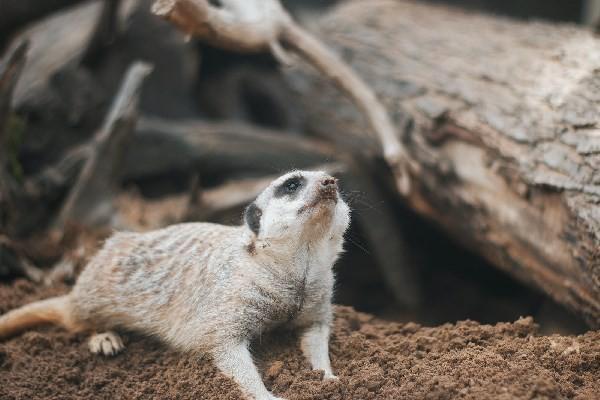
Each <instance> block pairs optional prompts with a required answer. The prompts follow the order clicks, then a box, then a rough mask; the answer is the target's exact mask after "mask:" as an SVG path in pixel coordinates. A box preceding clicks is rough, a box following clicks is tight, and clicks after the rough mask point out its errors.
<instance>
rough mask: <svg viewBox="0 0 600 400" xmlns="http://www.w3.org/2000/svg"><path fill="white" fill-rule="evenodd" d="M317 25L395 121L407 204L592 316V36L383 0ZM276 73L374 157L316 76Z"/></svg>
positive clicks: (596, 257) (322, 118)
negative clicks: (406, 168)
mask: <svg viewBox="0 0 600 400" xmlns="http://www.w3.org/2000/svg"><path fill="white" fill-rule="evenodd" d="M317 30H318V32H317V33H316V35H317V36H318V37H320V38H322V39H323V40H324V41H326V42H327V44H328V45H329V46H331V47H332V48H333V49H335V50H337V51H338V52H339V54H340V55H342V56H343V57H344V58H345V60H346V61H347V62H348V63H350V64H351V65H352V67H353V68H354V69H355V70H356V71H358V73H359V74H360V75H361V76H362V77H363V78H364V79H365V80H366V81H367V82H368V83H369V84H370V86H371V87H372V88H374V90H375V92H376V93H377V94H378V97H379V98H381V99H382V100H383V102H384V103H385V104H386V106H387V108H388V111H389V112H390V114H391V115H392V116H394V117H395V119H396V120H397V121H401V122H402V123H401V125H402V127H401V128H402V129H400V131H401V135H402V141H403V142H404V143H405V146H406V147H407V149H408V153H409V157H410V162H411V163H413V164H416V165H417V166H418V168H417V171H416V172H415V174H416V175H415V179H414V185H413V186H414V187H413V190H412V191H411V193H410V195H409V196H408V197H407V198H406V202H407V203H408V205H409V206H410V207H412V208H413V209H414V210H416V211H417V212H419V213H420V214H422V215H424V216H426V217H427V218H429V219H431V220H433V221H435V222H437V223H438V224H439V225H440V226H442V227H443V228H444V229H445V230H446V231H447V232H448V234H449V236H450V237H451V238H452V239H453V240H456V241H459V242H461V243H462V244H463V245H464V246H466V247H468V248H470V249H472V250H474V251H476V252H478V253H479V254H481V255H482V256H484V257H485V258H487V259H488V260H490V261H491V262H492V263H493V264H495V265H496V266H498V267H500V268H502V269H504V270H505V271H507V272H509V273H510V274H512V275H514V276H516V277H517V278H519V279H521V280H522V281H525V282H527V283H529V284H532V285H534V286H536V287H538V288H540V289H542V290H543V291H545V292H546V293H548V294H549V295H550V296H551V297H553V298H554V299H555V300H557V301H558V302H560V303H563V304H565V305H567V306H569V307H570V308H571V309H573V310H575V311H576V312H578V313H579V314H581V315H583V316H584V317H585V318H586V319H587V321H588V322H589V323H590V324H591V325H593V326H600V96H599V95H598V93H599V87H600V74H599V73H598V71H599V68H600V57H599V56H598V55H599V54H600V39H598V38H597V37H594V35H593V33H592V32H590V31H587V30H583V29H579V28H576V27H572V26H559V25H552V24H544V23H539V22H530V23H528V22H517V21H512V20H509V19H504V18H499V17H493V16H485V15H477V14H472V13H465V12H462V11H459V10H452V9H448V8H445V7H441V6H433V5H426V4H419V3H417V2H411V1H390V0H374V1H350V2H346V3H344V4H343V5H341V6H340V7H338V8H337V9H336V10H335V11H333V12H332V13H331V14H329V15H328V16H327V17H325V18H324V19H323V20H322V21H321V23H320V25H319V27H318V28H317ZM287 76H288V78H289V81H290V82H291V84H292V85H293V86H294V87H295V88H296V90H297V91H298V93H300V97H301V99H302V100H303V104H304V107H305V109H306V112H307V118H308V119H309V124H310V126H311V129H312V130H313V131H314V132H315V133H317V134H318V135H319V136H321V137H324V138H327V139H330V140H332V141H334V142H335V143H337V144H338V145H339V146H343V147H344V148H345V149H349V150H350V151H353V152H355V153H362V154H364V153H365V152H367V151H371V153H373V152H374V154H377V151H378V147H379V144H378V143H377V141H375V140H374V139H373V138H372V137H371V136H370V135H368V134H367V132H368V129H367V128H368V125H367V123H366V121H364V120H363V119H362V118H361V116H360V114H359V113H356V112H355V111H354V109H353V108H352V105H351V104H350V103H349V102H348V101H347V100H345V99H343V98H342V97H340V96H339V95H338V93H337V92H336V91H335V90H334V88H333V87H332V86H331V85H329V84H328V83H327V81H326V80H324V79H322V78H320V77H319V76H317V75H316V74H314V73H313V72H311V71H310V70H309V69H308V68H304V67H303V68H295V69H291V70H290V69H288V70H287ZM332 110H335V112H333V111H332ZM406 121H409V122H410V123H406ZM398 124H400V122H397V123H396V125H397V126H398Z"/></svg>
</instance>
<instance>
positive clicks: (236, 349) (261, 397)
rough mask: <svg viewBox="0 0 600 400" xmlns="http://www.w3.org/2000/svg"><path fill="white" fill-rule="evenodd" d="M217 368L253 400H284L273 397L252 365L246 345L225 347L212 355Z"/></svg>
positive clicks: (243, 343) (244, 343)
mask: <svg viewBox="0 0 600 400" xmlns="http://www.w3.org/2000/svg"><path fill="white" fill-rule="evenodd" d="M213 358H214V360H215V363H216V365H217V367H218V368H219V369H220V370H221V372H223V373H224V374H225V375H228V376H229V377H231V378H233V380H234V381H235V382H236V383H237V384H238V385H240V386H241V388H242V389H243V390H244V391H245V392H247V394H249V395H251V396H252V398H253V399H255V400H284V399H282V398H280V397H275V396H273V395H272V394H271V393H270V392H269V391H268V390H267V388H266V387H265V384H264V383H263V381H262V378H261V377H260V374H259V373H258V370H257V369H256V366H255V365H254V361H253V360H252V355H251V354H250V350H248V343H247V342H242V343H239V344H235V345H232V346H227V347H224V348H222V349H220V351H215V352H214V353H213Z"/></svg>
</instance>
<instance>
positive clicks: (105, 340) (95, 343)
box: [88, 331, 125, 356]
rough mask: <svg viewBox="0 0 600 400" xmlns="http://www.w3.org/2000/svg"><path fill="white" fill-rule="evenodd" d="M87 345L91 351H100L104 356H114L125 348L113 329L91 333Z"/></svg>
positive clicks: (95, 352)
mask: <svg viewBox="0 0 600 400" xmlns="http://www.w3.org/2000/svg"><path fill="white" fill-rule="evenodd" d="M88 346H89V348H90V351H91V352H92V353H94V354H98V353H102V354H104V355H105V356H114V355H115V354H118V353H120V352H121V351H122V350H123V349H124V348H125V345H124V344H123V341H122V340H121V337H120V336H119V335H117V334H116V333H115V332H113V331H108V332H104V333H97V334H95V335H92V337H90V340H89V342H88Z"/></svg>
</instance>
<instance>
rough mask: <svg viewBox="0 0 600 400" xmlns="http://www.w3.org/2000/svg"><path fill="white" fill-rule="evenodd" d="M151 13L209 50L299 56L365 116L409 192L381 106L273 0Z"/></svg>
mask: <svg viewBox="0 0 600 400" xmlns="http://www.w3.org/2000/svg"><path fill="white" fill-rule="evenodd" d="M152 10H153V12H154V13H155V14H156V15H158V16H161V17H163V18H165V19H167V20H169V21H171V22H172V23H174V24H175V25H176V26H177V27H178V28H179V29H181V30H182V31H183V32H185V33H187V34H189V35H194V36H197V37H198V38H200V39H202V40H204V41H206V42H208V43H210V44H213V45H215V46H220V47H224V48H228V49H232V50H236V51H244V52H252V51H264V50H267V49H268V50H270V51H271V53H272V54H273V56H274V57H275V58H277V59H278V60H279V61H281V63H282V64H284V65H290V64H291V59H290V57H289V55H288V54H287V52H286V50H284V49H283V47H282V44H283V45H285V46H287V47H288V48H289V49H291V50H292V51H294V52H295V53H297V54H299V55H301V56H302V57H303V58H304V59H306V60H308V62H310V63H311V64H312V65H313V66H315V67H316V68H317V70H318V71H319V72H321V73H323V74H324V75H325V76H327V77H328V78H329V79H331V80H332V81H333V82H334V83H335V84H336V85H337V86H338V87H339V88H341V89H342V90H343V91H344V92H345V93H347V94H348V96H350V98H352V99H353V101H354V102H355V103H356V105H357V106H358V107H360V109H361V110H362V111H363V112H364V113H365V116H366V117H367V119H368V121H369V123H370V125H371V127H372V129H373V131H374V132H375V134H376V135H377V138H378V140H379V142H380V144H381V147H382V152H383V156H384V158H385V160H386V162H387V163H388V164H389V166H390V167H391V169H392V171H393V173H394V176H395V178H396V185H397V187H398V190H399V191H400V192H401V193H403V194H407V193H408V192H409V190H410V178H409V166H411V165H410V164H409V163H407V157H406V151H405V149H404V146H403V144H402V143H401V142H400V141H399V140H398V137H397V135H396V130H395V128H394V125H393V124H392V121H391V120H390V117H389V115H388V114H387V112H386V109H385V107H384V106H383V105H382V104H381V102H380V101H379V99H377V97H376V96H375V94H374V93H373V91H372V90H371V88H370V87H369V86H368V85H367V84H366V83H365V82H364V81H363V80H362V79H361V78H360V77H359V76H358V75H357V74H356V73H355V72H354V71H353V70H352V69H351V68H349V67H348V65H347V64H346V63H344V62H343V61H342V60H341V59H340V58H339V57H338V56H337V55H336V54H334V53H333V52H331V51H330V50H329V49H327V47H325V46H324V45H323V44H322V42H321V41H320V40H318V39H317V38H315V37H314V36H312V35H311V34H310V33H309V32H308V31H306V30H305V29H303V28H302V27H300V26H299V25H298V24H296V23H295V22H294V21H293V19H292V17H291V16H290V15H289V14H288V13H287V12H286V11H285V10H284V9H283V7H282V6H281V4H280V3H279V0H220V1H219V2H217V3H213V2H211V1H209V0H156V1H155V2H154V4H153V6H152Z"/></svg>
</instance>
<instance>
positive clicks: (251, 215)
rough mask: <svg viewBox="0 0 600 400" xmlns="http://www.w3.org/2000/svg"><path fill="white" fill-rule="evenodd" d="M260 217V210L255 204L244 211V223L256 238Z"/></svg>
mask: <svg viewBox="0 0 600 400" xmlns="http://www.w3.org/2000/svg"><path fill="white" fill-rule="evenodd" d="M261 216H262V210H261V209H260V208H258V206H257V205H256V204H255V203H252V204H250V205H249V206H248V207H246V211H245V212H244V221H246V224H247V225H248V227H249V228H250V230H251V231H252V232H254V234H255V235H256V236H258V232H259V231H260V217H261Z"/></svg>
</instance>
